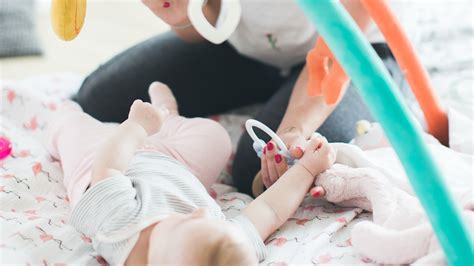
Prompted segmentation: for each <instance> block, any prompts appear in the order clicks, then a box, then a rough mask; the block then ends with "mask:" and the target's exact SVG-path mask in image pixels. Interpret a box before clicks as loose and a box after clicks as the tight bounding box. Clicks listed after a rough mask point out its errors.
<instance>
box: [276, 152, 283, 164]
mask: <svg viewBox="0 0 474 266" xmlns="http://www.w3.org/2000/svg"><path fill="white" fill-rule="evenodd" d="M281 160H282V157H281V155H280V154H277V155H275V162H276V163H281Z"/></svg>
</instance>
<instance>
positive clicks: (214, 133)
mask: <svg viewBox="0 0 474 266" xmlns="http://www.w3.org/2000/svg"><path fill="white" fill-rule="evenodd" d="M195 119H196V120H198V122H199V124H200V126H199V127H198V129H197V130H200V132H199V133H200V134H203V135H205V136H207V139H206V142H207V145H206V146H207V147H206V154H208V155H210V156H212V157H214V158H222V159H223V160H225V162H227V160H228V159H229V158H230V155H231V153H232V142H231V139H230V136H229V133H228V132H227V130H225V128H224V127H223V126H222V125H221V124H219V123H218V122H216V121H214V120H211V119H207V118H195Z"/></svg>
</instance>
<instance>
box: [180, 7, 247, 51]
mask: <svg viewBox="0 0 474 266" xmlns="http://www.w3.org/2000/svg"><path fill="white" fill-rule="evenodd" d="M204 1H205V0H189V3H188V18H189V20H190V21H191V24H193V27H194V28H195V29H196V31H197V32H199V34H201V36H202V37H204V38H205V39H206V40H208V41H210V42H212V43H214V44H220V43H223V42H224V41H225V40H227V39H228V38H229V37H230V35H232V33H233V32H234V31H235V29H236V28H237V26H238V25H239V22H240V15H241V13H242V8H241V7H240V0H221V11H220V14H219V19H218V24H219V25H217V27H214V26H212V25H211V24H210V23H209V21H207V19H206V17H205V16H204V13H203V12H202V6H203V5H204V3H205V2H204Z"/></svg>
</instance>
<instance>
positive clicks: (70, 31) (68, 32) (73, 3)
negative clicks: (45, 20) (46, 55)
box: [51, 0, 87, 41]
mask: <svg viewBox="0 0 474 266" xmlns="http://www.w3.org/2000/svg"><path fill="white" fill-rule="evenodd" d="M86 5H87V0H53V1H52V4H51V24H52V26H53V30H54V32H55V33H56V35H57V36H58V37H59V38H60V39H61V40H64V41H71V40H73V39H74V38H76V37H77V35H79V32H81V29H82V25H84V18H85V17H86Z"/></svg>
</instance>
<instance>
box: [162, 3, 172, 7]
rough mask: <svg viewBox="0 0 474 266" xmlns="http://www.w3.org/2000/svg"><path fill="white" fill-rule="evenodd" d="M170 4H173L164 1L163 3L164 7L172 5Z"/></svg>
mask: <svg viewBox="0 0 474 266" xmlns="http://www.w3.org/2000/svg"><path fill="white" fill-rule="evenodd" d="M170 6H171V4H170V2H164V3H163V7H164V8H168V7H170Z"/></svg>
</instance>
